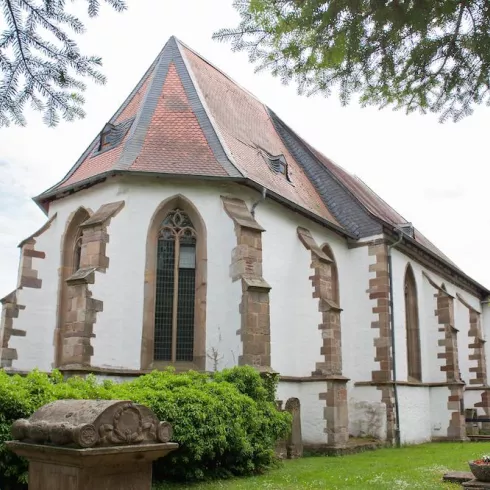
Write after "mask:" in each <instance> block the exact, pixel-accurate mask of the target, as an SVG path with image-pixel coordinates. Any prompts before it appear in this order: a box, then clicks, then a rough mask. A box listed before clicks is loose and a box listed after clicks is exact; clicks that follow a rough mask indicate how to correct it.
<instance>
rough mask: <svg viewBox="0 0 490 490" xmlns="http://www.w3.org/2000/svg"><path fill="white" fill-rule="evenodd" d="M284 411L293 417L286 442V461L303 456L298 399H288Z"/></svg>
mask: <svg viewBox="0 0 490 490" xmlns="http://www.w3.org/2000/svg"><path fill="white" fill-rule="evenodd" d="M285 410H286V411H288V412H289V413H290V414H291V415H292V416H293V423H292V427H291V434H290V435H289V439H288V442H287V452H288V459H295V458H301V457H302V456H303V437H302V435H301V405H300V402H299V400H298V398H290V399H289V400H288V401H287V402H286V406H285Z"/></svg>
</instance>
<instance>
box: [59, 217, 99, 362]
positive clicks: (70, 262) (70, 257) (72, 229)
mask: <svg viewBox="0 0 490 490" xmlns="http://www.w3.org/2000/svg"><path fill="white" fill-rule="evenodd" d="M92 214H93V213H92V211H91V210H90V209H86V208H84V207H79V208H78V209H77V210H76V211H75V212H73V213H72V214H71V215H70V217H69V218H68V220H67V224H66V228H65V233H64V234H63V237H62V238H61V247H60V250H61V268H60V276H59V277H60V284H59V289H58V324H57V327H56V331H55V355H54V356H55V359H54V364H55V367H59V366H61V363H62V352H61V351H62V346H61V342H62V337H61V332H62V328H63V325H64V323H65V315H66V312H67V311H68V304H67V302H68V295H67V284H66V280H67V279H68V278H69V277H70V276H71V275H72V274H73V273H75V272H76V271H77V270H78V268H79V266H80V263H79V260H80V258H81V242H82V230H81V228H80V226H81V225H82V223H83V222H84V221H86V220H88V219H89V218H90V216H91V215H92ZM77 248H78V251H79V254H77ZM77 260H78V264H77Z"/></svg>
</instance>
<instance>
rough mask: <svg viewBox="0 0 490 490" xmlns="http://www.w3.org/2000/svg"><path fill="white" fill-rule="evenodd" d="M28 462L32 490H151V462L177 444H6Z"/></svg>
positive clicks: (161, 456)
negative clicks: (83, 445) (81, 445)
mask: <svg viewBox="0 0 490 490" xmlns="http://www.w3.org/2000/svg"><path fill="white" fill-rule="evenodd" d="M7 447H8V448H9V449H10V450H11V451H14V452H15V453H16V454H17V455H19V456H23V457H24V458H26V459H27V460H28V461H29V490H116V489H117V490H150V488H151V463H152V461H154V460H155V459H158V458H163V457H164V456H166V455H167V454H168V453H170V452H171V451H173V450H175V449H177V448H178V444H175V443H171V442H169V443H163V444H143V445H137V446H118V447H103V448H88V449H72V448H65V447H52V446H44V445H37V444H29V443H24V442H17V441H12V442H7Z"/></svg>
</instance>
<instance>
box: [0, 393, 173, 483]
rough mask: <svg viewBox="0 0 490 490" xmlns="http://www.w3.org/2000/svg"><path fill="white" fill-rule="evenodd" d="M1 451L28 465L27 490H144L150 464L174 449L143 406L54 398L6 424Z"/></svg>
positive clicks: (167, 431)
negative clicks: (4, 446)
mask: <svg viewBox="0 0 490 490" xmlns="http://www.w3.org/2000/svg"><path fill="white" fill-rule="evenodd" d="M12 435H13V437H14V439H15V440H14V441H9V442H7V443H6V444H7V447H8V448H9V449H10V450H11V451H13V452H15V453H16V454H17V455H19V456H23V457H25V458H26V459H27V460H28V461H29V490H48V489H49V490H116V489H117V490H150V489H151V472H152V462H153V461H154V460H155V459H158V458H162V457H164V456H166V455H167V454H169V453H170V452H171V451H174V450H175V449H177V448H178V444H176V443H172V442H170V439H171V438H172V427H171V426H170V424H169V423H167V422H160V421H159V420H158V418H157V417H156V416H155V414H154V413H153V412H152V411H151V410H150V409H149V408H147V407H145V406H143V405H137V404H134V403H132V402H130V401H120V400H59V401H55V402H53V403H50V404H48V405H45V406H44V407H41V408H40V409H39V410H37V411H36V412H35V413H34V414H33V415H32V416H31V417H30V418H29V419H27V420H26V419H21V420H17V421H16V422H14V424H13V426H12Z"/></svg>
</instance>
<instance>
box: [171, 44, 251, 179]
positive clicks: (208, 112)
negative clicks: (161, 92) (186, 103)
mask: <svg viewBox="0 0 490 490" xmlns="http://www.w3.org/2000/svg"><path fill="white" fill-rule="evenodd" d="M172 38H173V40H174V42H175V45H176V47H177V49H178V51H179V54H180V57H181V58H182V61H183V63H184V66H185V69H186V70H187V74H188V75H189V78H190V80H191V82H192V84H193V86H194V90H195V91H196V94H197V97H198V98H199V101H200V102H201V105H202V108H203V110H204V113H205V114H206V116H207V118H208V120H209V123H210V124H211V127H212V129H213V130H214V132H215V134H216V137H217V139H218V141H219V144H220V145H221V147H222V149H223V151H224V153H225V155H226V158H227V159H228V160H229V162H230V164H231V166H233V167H234V169H233V168H226V167H229V166H228V165H226V162H224V161H223V162H220V163H221V165H222V166H223V167H224V168H225V170H226V171H227V172H228V174H229V175H230V176H235V177H238V176H240V177H243V176H244V175H245V172H244V170H243V169H242V168H241V167H240V166H239V165H238V164H237V162H236V160H235V158H234V157H233V154H232V152H231V150H230V148H228V145H227V144H226V141H225V139H224V138H223V135H222V134H221V130H220V128H219V127H218V124H216V121H215V118H214V116H213V114H212V112H211V110H210V108H209V106H208V104H207V102H206V98H205V97H204V95H203V93H202V91H201V87H200V85H199V82H198V81H197V78H196V76H195V75H194V72H193V70H192V67H191V66H190V63H189V61H188V60H187V57H186V55H185V53H184V52H183V50H182V49H181V46H183V47H185V48H186V49H189V50H190V51H192V52H193V53H194V51H193V50H191V49H190V48H189V47H187V46H186V45H185V44H184V43H183V42H182V41H180V40H179V39H177V38H176V37H175V36H172ZM195 54H196V55H197V53H195ZM197 56H199V55H197ZM200 58H201V59H202V60H203V61H205V62H206V63H207V61H206V60H205V59H204V58H202V57H200ZM230 80H231V79H230ZM196 117H197V114H196ZM198 119H199V118H198ZM203 132H204V133H205V135H206V132H205V131H204V128H203ZM206 139H208V144H209V145H210V146H212V145H211V142H210V141H209V138H208V137H207V136H206ZM233 170H235V172H234V171H233ZM230 171H231V173H230ZM237 172H238V175H237Z"/></svg>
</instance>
